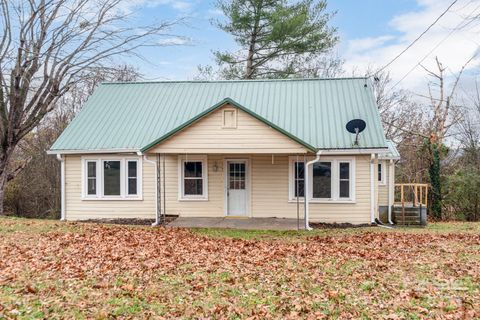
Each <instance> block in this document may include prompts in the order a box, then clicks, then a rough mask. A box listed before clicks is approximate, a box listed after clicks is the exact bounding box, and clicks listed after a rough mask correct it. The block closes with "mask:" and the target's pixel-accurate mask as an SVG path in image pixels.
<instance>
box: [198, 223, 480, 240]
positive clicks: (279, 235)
mask: <svg viewBox="0 0 480 320" xmlns="http://www.w3.org/2000/svg"><path fill="white" fill-rule="evenodd" d="M395 230H397V231H401V232H404V233H413V234H448V233H456V234H463V233H467V234H469V233H471V234H480V223H478V222H477V223H475V222H437V223H430V224H428V225H427V226H426V227H422V228H421V227H411V228H402V227H399V228H397V229H395ZM192 231H193V232H195V233H197V234H200V235H205V236H209V237H215V238H224V237H229V238H234V239H246V240H274V239H285V240H292V239H301V238H305V237H313V236H332V235H336V236H338V235H348V234H352V235H354V234H362V233H365V232H387V233H388V232H392V230H391V229H384V228H372V227H361V228H339V229H333V228H332V229H329V228H325V229H314V230H312V231H304V230H301V231H279V230H240V229H221V228H194V229H192Z"/></svg>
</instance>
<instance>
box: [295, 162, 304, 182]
mask: <svg viewBox="0 0 480 320" xmlns="http://www.w3.org/2000/svg"><path fill="white" fill-rule="evenodd" d="M304 174H305V163H303V162H295V179H298V178H301V179H304V178H305V177H304Z"/></svg>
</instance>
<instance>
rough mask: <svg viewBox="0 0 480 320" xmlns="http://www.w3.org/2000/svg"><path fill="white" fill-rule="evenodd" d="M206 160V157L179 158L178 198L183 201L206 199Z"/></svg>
mask: <svg viewBox="0 0 480 320" xmlns="http://www.w3.org/2000/svg"><path fill="white" fill-rule="evenodd" d="M207 170H208V169H207V159H206V157H195V158H190V157H188V158H182V157H181V158H180V160H179V171H180V172H179V173H180V174H179V177H180V181H179V190H180V194H179V198H180V199H183V200H206V199H207V195H208V192H207V188H208V183H207Z"/></svg>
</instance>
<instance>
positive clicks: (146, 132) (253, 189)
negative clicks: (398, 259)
mask: <svg viewBox="0 0 480 320" xmlns="http://www.w3.org/2000/svg"><path fill="white" fill-rule="evenodd" d="M352 119H363V120H364V121H365V122H366V128H365V130H364V131H363V132H361V133H359V134H358V143H355V141H356V138H357V136H356V135H355V134H352V133H350V132H348V131H347V130H346V124H347V122H348V121H349V120H352ZM49 153H51V154H56V155H57V157H58V159H59V160H60V161H61V170H62V219H66V220H81V219H96V218H99V219H100V218H149V219H152V218H157V219H160V217H161V216H162V215H163V214H168V215H179V216H182V217H225V216H245V217H278V218H297V216H298V217H302V218H303V216H304V214H305V215H307V219H306V221H307V224H306V225H307V227H308V221H310V222H326V223H352V224H364V223H373V222H375V219H376V218H377V217H378V216H379V212H380V211H388V212H389V213H390V211H391V209H390V208H391V206H392V204H393V192H394V186H393V183H394V160H396V159H398V158H399V155H398V152H397V151H396V150H395V147H394V145H393V144H392V143H391V142H389V141H387V140H386V139H385V134H384V131H383V128H382V124H381V122H380V116H379V112H378V108H377V105H376V102H375V98H374V95H373V90H372V85H371V83H370V82H369V81H368V80H367V79H364V78H341V79H308V80H307V79H300V80H254V81H212V82H192V81H179V82H133V83H104V84H102V85H100V86H99V87H98V89H96V90H95V92H94V93H93V95H92V96H91V97H90V99H89V100H88V102H87V103H86V105H85V106H84V108H83V109H82V110H81V112H80V113H79V114H78V115H77V116H76V117H75V119H74V120H73V121H72V122H71V123H70V125H69V126H68V127H67V128H66V129H65V131H64V132H63V133H62V135H61V136H60V137H59V138H58V140H57V141H56V142H55V143H54V144H53V146H52V147H51V149H50V150H49ZM305 172H308V173H307V174H305ZM305 194H307V195H308V196H307V201H306V203H304V196H305Z"/></svg>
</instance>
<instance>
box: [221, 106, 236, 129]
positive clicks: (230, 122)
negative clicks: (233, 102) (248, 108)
mask: <svg viewBox="0 0 480 320" xmlns="http://www.w3.org/2000/svg"><path fill="white" fill-rule="evenodd" d="M236 127H237V110H235V109H225V110H223V116H222V128H230V129H232V128H236Z"/></svg>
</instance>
